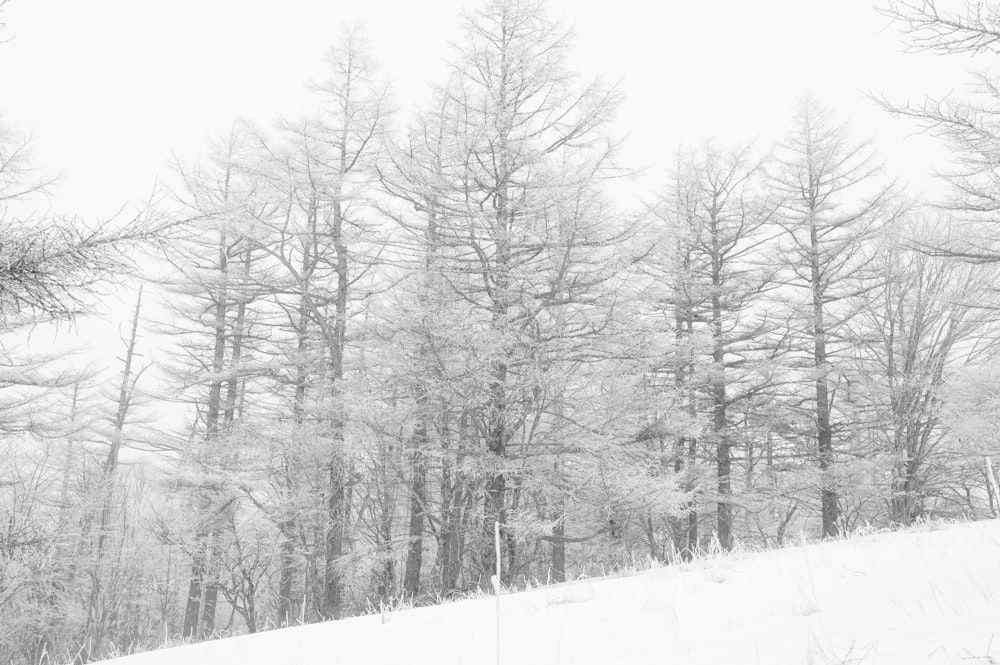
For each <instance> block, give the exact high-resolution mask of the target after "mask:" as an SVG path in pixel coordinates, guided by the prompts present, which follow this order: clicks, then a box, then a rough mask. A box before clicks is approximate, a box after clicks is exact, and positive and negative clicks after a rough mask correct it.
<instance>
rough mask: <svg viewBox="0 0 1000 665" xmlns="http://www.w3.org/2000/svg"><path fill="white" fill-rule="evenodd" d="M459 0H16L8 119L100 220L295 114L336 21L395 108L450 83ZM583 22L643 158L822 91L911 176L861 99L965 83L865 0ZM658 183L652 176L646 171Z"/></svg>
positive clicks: (770, 115)
mask: <svg viewBox="0 0 1000 665" xmlns="http://www.w3.org/2000/svg"><path fill="white" fill-rule="evenodd" d="M475 6H477V3H475V2H471V1H463V0H424V1H422V2H414V1H413V0H367V1H359V2H354V3H349V2H343V1H341V2H330V1H324V0H282V2H274V1H273V0H272V1H270V2H264V1H261V0H172V1H171V2H163V1H162V0H156V1H154V0H87V1H86V2H82V1H81V0H13V2H12V4H10V5H9V6H8V10H7V17H6V22H7V24H8V26H7V33H8V37H9V38H12V40H11V41H10V42H9V43H7V44H5V45H3V46H2V47H0V90H2V91H3V94H2V95H0V110H2V111H3V112H4V114H5V118H6V121H7V122H8V123H13V124H15V125H17V126H19V127H22V128H24V129H30V130H32V131H34V133H35V136H36V139H37V154H38V157H39V158H40V160H41V161H42V162H43V163H44V164H46V165H48V166H49V167H50V168H53V169H56V170H59V171H61V172H63V173H64V174H65V178H64V181H63V185H62V187H61V189H60V193H59V195H58V196H57V198H56V200H55V206H56V207H57V208H58V209H60V210H62V211H74V212H80V213H82V214H84V215H87V216H93V215H108V214H111V213H112V212H114V211H115V210H117V209H118V208H119V207H120V206H121V205H122V204H123V203H125V202H126V201H135V200H137V199H141V198H142V197H143V196H144V195H145V194H146V193H147V192H148V191H149V190H150V189H151V188H152V186H153V182H154V179H155V178H156V176H157V173H159V172H162V170H163V164H164V159H165V157H166V156H168V155H169V153H170V151H171V150H172V149H173V150H177V151H178V152H179V153H181V154H188V155H189V154H193V153H195V152H197V151H198V150H199V148H200V146H202V145H204V143H205V139H206V137H207V136H208V135H209V134H211V133H212V132H213V131H218V130H220V129H222V128H225V127H226V125H227V124H228V123H229V122H230V121H231V120H232V119H233V118H234V117H236V116H244V117H249V118H253V119H256V120H258V121H260V122H265V123H266V122H268V121H270V120H272V119H273V118H275V117H276V116H277V115H279V114H290V113H294V112H295V111H296V109H298V108H300V107H301V105H302V102H303V97H304V95H303V91H302V87H303V86H302V83H303V81H305V80H307V79H309V78H310V77H317V76H318V75H320V74H321V72H322V70H321V67H322V54H323V52H324V50H325V49H326V47H327V45H328V44H329V43H330V42H332V41H333V39H334V36H335V34H336V30H337V27H338V25H339V24H341V23H344V22H348V21H356V20H360V21H362V22H364V23H365V24H366V25H367V28H368V33H369V37H370V40H371V42H372V44H373V47H374V51H375V56H376V57H377V58H378V59H379V60H380V61H381V62H382V63H383V65H384V67H385V69H386V71H387V73H388V74H389V76H390V78H391V79H392V81H393V83H394V87H395V89H396V91H397V96H398V99H399V101H400V103H402V104H404V105H405V104H408V103H410V102H413V101H419V100H420V99H421V98H422V96H423V95H424V94H425V91H426V83H427V82H428V81H429V80H434V79H437V78H439V77H440V72H441V70H442V64H441V63H442V62H443V60H444V59H445V58H446V57H447V55H448V42H449V41H450V40H454V39H456V38H457V37H458V25H459V13H460V12H461V10H462V9H463V8H469V7H475ZM548 6H549V8H550V11H551V13H552V14H553V15H554V16H557V17H561V18H562V19H563V20H564V21H565V22H566V23H568V24H570V25H572V26H574V27H575V30H576V35H577V51H576V54H575V56H574V61H573V63H572V65H573V66H574V67H576V68H577V69H579V70H581V71H582V72H583V73H584V74H585V75H589V76H593V75H599V74H605V75H607V76H609V77H613V78H617V77H620V76H623V77H624V80H625V87H626V94H627V101H626V103H625V107H624V108H623V109H622V112H621V115H620V121H619V129H620V130H621V131H622V132H627V133H628V134H629V135H630V140H629V142H628V144H627V145H628V152H627V153H626V155H627V157H628V158H629V159H630V160H631V161H632V162H634V164H635V165H637V166H639V165H649V164H656V163H658V164H660V165H664V164H667V163H669V161H670V159H669V156H670V153H671V152H672V151H673V150H675V149H676V147H677V145H678V143H681V142H686V141H688V142H690V141H697V140H699V139H700V138H703V137H705V136H708V135H716V136H719V137H721V138H723V139H733V138H742V137H750V136H755V135H760V136H763V137H765V138H766V137H768V136H773V135H775V134H780V132H781V131H782V129H783V125H784V123H785V122H786V119H787V117H788V116H789V108H790V105H791V103H792V100H793V99H794V98H795V97H796V96H798V95H801V94H802V93H804V92H805V91H807V90H809V89H812V90H813V91H815V92H816V93H817V94H818V95H819V96H821V97H822V98H824V99H826V100H828V101H830V102H832V103H834V104H836V105H837V106H838V108H839V109H840V110H841V112H843V113H844V114H845V115H847V116H850V117H852V118H853V119H854V121H855V124H856V125H857V126H858V128H859V130H860V131H861V133H864V134H875V135H877V136H879V138H880V140H882V141H883V142H884V144H885V146H886V149H887V151H888V152H890V153H891V155H890V158H893V157H895V159H893V162H892V163H893V164H895V165H898V166H899V168H901V169H903V170H906V171H907V172H906V173H905V174H904V175H906V176H907V177H911V178H912V177H920V174H921V173H922V172H924V171H926V170H927V168H928V167H929V166H930V164H929V161H928V158H927V156H926V155H927V154H928V153H927V150H926V147H925V146H926V144H925V143H921V140H920V139H912V138H910V139H907V138H905V136H906V133H907V131H908V130H907V129H906V128H905V127H903V126H901V125H900V123H899V122H898V121H894V120H890V119H888V118H886V117H885V116H884V114H883V113H882V112H881V111H878V110H877V109H875V108H873V107H872V105H871V104H870V103H869V102H867V101H866V100H865V99H864V98H863V96H862V93H863V92H864V91H866V90H871V91H874V92H878V93H885V94H888V95H890V96H892V97H893V98H896V99H906V98H907V97H909V98H912V99H919V98H921V97H922V96H923V94H924V93H926V92H931V93H935V94H940V93H945V92H947V91H948V90H950V89H952V88H957V87H960V85H961V83H962V80H963V77H962V76H961V72H962V71H963V69H965V68H966V66H967V63H966V62H962V61H956V60H949V59H947V58H941V57H939V56H929V55H922V56H914V55H903V54H902V53H901V52H900V51H901V44H900V42H899V39H898V35H897V32H896V30H895V28H893V27H889V28H886V26H887V25H888V21H887V19H885V18H884V17H881V16H879V15H878V14H877V13H876V12H875V11H874V8H873V4H872V1H871V0H836V1H834V0H755V1H754V2H747V1H746V0H714V1H713V0H692V1H690V2H689V1H686V0H664V1H660V2H653V1H652V0H615V1H614V2H592V1H591V2H578V1H577V2H574V1H572V0H552V1H551V2H549V3H548ZM654 173H655V170H654Z"/></svg>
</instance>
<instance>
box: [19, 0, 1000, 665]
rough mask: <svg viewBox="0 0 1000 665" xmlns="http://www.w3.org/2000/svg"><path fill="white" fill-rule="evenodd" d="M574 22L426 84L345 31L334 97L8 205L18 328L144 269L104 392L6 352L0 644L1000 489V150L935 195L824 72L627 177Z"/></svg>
mask: <svg viewBox="0 0 1000 665" xmlns="http://www.w3.org/2000/svg"><path fill="white" fill-rule="evenodd" d="M927 7H928V5H927V4H926V3H925V4H924V5H917V6H915V7H912V8H911V7H908V6H907V5H906V4H900V5H896V6H894V7H892V8H891V11H895V12H897V14H898V17H903V16H910V17H911V18H913V17H914V16H916V15H912V14H907V13H906V12H908V11H910V12H919V11H929V10H928V9H927ZM930 7H931V9H933V3H931V4H930ZM945 18H947V17H945ZM914 20H916V19H914ZM973 27H974V26H973ZM913 29H914V30H917V31H919V30H921V29H922V28H921V26H920V25H919V24H918V25H916V27H915V28H913ZM570 48H571V42H570V40H569V37H568V33H567V32H566V30H565V29H564V28H563V27H562V26H560V25H558V24H556V23H554V22H552V21H550V20H549V19H548V18H547V17H546V14H545V11H544V8H543V7H542V6H541V5H539V4H537V3H535V2H530V1H527V0H492V1H491V2H488V3H487V4H486V5H484V6H483V7H482V8H481V9H479V10H477V11H474V12H471V13H469V14H468V15H466V16H465V19H464V23H463V35H462V39H461V41H460V43H459V45H458V46H457V47H456V49H455V51H454V53H453V55H452V60H451V63H450V69H449V75H448V76H447V78H446V79H445V80H444V81H443V82H440V83H439V84H437V85H436V86H434V87H433V88H432V89H431V93H430V95H429V101H428V102H427V103H426V104H424V105H423V106H421V107H419V108H413V109H408V110H407V112H406V113H405V114H404V113H402V112H401V111H400V110H398V109H394V104H393V103H392V100H391V98H390V96H389V93H388V92H387V91H388V90H389V88H388V85H387V81H386V79H385V78H383V75H382V74H381V73H380V71H379V69H378V67H377V66H376V64H375V62H374V61H373V60H372V57H371V55H370V54H369V53H368V52H367V50H366V46H365V43H364V39H363V35H362V34H361V33H360V32H359V31H358V30H348V31H345V32H344V33H343V34H342V37H341V39H340V40H339V42H338V43H337V44H336V45H335V46H334V47H333V48H332V49H331V51H330V54H329V58H328V61H327V65H328V67H327V70H328V72H329V76H328V78H327V79H326V80H323V81H320V82H318V83H316V84H315V85H314V86H313V92H314V93H315V105H314V107H313V108H311V109H309V110H308V111H306V112H304V113H302V114H301V115H300V116H298V117H296V118H294V119H285V120H282V121H280V122H278V123H275V124H274V125H273V126H268V127H262V126H256V125H254V124H252V123H248V122H236V123H234V124H233V126H232V129H231V131H229V132H227V133H226V134H225V135H224V136H220V137H218V138H217V139H216V140H214V141H213V142H212V143H211V145H209V146H208V148H207V149H206V151H205V154H204V156H203V158H201V159H199V160H194V161H183V160H178V161H177V162H176V163H175V164H174V165H173V172H174V178H173V182H174V183H175V186H174V187H173V189H172V192H171V195H170V197H169V200H168V201H162V202H159V203H158V204H157V206H156V207H155V208H152V209H150V210H149V211H146V212H145V213H144V214H143V215H141V216H140V217H139V218H138V219H137V220H134V221H132V222H129V223H128V224H124V225H119V226H115V225H102V226H100V227H98V228H97V229H90V230H81V229H82V227H81V226H80V225H79V223H78V222H77V221H75V220H50V221H47V222H46V223H45V225H43V227H42V228H46V229H50V230H51V232H46V233H45V234H40V235H39V234H34V233H33V232H30V229H31V228H32V227H31V226H30V224H31V223H33V222H35V221H37V220H34V219H33V218H30V217H27V218H26V217H24V216H19V215H18V212H17V208H16V207H8V208H4V209H3V211H2V212H3V214H4V217H3V226H4V229H5V234H4V238H5V239H4V241H3V244H2V249H0V253H2V256H3V258H5V259H7V260H6V261H5V266H6V267H5V269H4V268H3V267H0V305H2V315H3V323H4V326H5V330H7V331H9V333H10V334H12V335H15V336H16V335H17V334H18V333H19V332H20V331H21V330H23V329H24V327H25V326H28V325H34V324H36V323H38V322H40V321H50V320H53V319H66V318H71V317H73V316H75V315H78V314H80V313H81V312H82V311H84V310H85V309H86V307H88V306H89V305H91V304H92V303H93V298H92V297H91V296H90V295H89V292H88V290H87V289H86V288H85V289H84V290H82V291H81V290H80V288H79V286H80V283H81V282H83V284H84V287H87V286H91V287H93V288H95V289H96V288H98V287H99V286H100V284H101V283H107V282H108V281H111V282H114V281H115V280H116V279H117V280H119V282H121V280H122V279H123V275H125V274H126V270H127V269H129V268H131V271H132V272H134V273H143V272H144V274H143V281H144V283H145V286H144V288H143V289H140V290H139V292H138V297H137V299H136V300H135V302H134V310H133V311H132V315H131V317H130V319H129V323H130V327H128V328H127V329H126V331H125V333H126V334H125V335H124V336H123V342H124V346H123V352H122V356H121V366H120V370H119V372H120V373H119V376H118V378H117V379H116V381H115V383H114V386H113V389H112V390H108V389H107V388H105V390H104V392H102V390H101V385H104V386H107V381H104V382H103V384H102V383H100V382H98V381H97V380H95V379H93V378H88V377H87V375H86V373H85V372H83V371H71V370H68V369H63V368H62V367H63V366H62V365H60V364H59V363H58V362H56V360H57V359H55V358H50V357H39V356H28V355H24V354H19V353H18V352H17V351H16V350H15V347H13V346H8V347H5V349H4V355H3V361H4V362H3V365H2V374H0V380H2V381H3V395H4V399H5V400H6V401H5V402H4V403H3V405H2V406H3V410H2V413H3V414H4V416H3V422H2V427H3V449H4V451H5V453H6V454H5V455H4V456H3V458H2V459H0V517H2V520H0V660H3V661H4V662H14V663H26V664H31V665H36V664H37V663H41V662H50V661H59V662H62V661H65V660H70V659H75V660H77V661H79V662H86V661H89V660H94V659H97V658H101V657H106V656H108V655H111V654H117V653H124V652H130V651H133V650H138V649H146V648H152V647H155V646H158V645H160V644H162V643H164V641H168V642H172V641H176V640H199V639H208V638H210V637H212V636H218V635H228V634H235V633H241V632H255V631H258V630H263V629H267V628H274V627H280V626H288V625H297V624H300V623H309V622H315V621H322V620H329V619H338V618H341V617H346V616H351V615H356V614H359V613H364V612H368V611H371V610H374V609H378V608H385V607H393V606H396V605H398V604H400V603H417V604H423V603H431V602H438V601H440V600H443V599H447V598H450V597H452V596H454V595H456V594H463V593H467V592H470V591H472V590H476V589H480V588H489V586H490V577H491V575H493V574H494V573H495V571H496V570H497V568H499V569H500V570H501V582H502V584H503V585H505V586H507V587H514V588H516V587H519V586H524V585H529V584H537V583H548V582H560V581H565V580H567V579H571V578H574V577H576V576H579V575H582V574H591V575H593V574H599V573H603V572H607V571H611V570H614V569H617V568H631V567H635V566H641V565H645V563H646V562H648V561H656V562H664V563H672V562H675V561H683V560H688V559H690V558H691V557H692V556H694V555H695V554H697V553H699V552H704V551H716V550H728V549H732V548H733V547H734V546H735V545H736V544H737V543H738V542H744V543H749V544H752V545H754V546H763V547H770V546H775V545H781V544H782V543H784V542H785V541H786V539H788V538H790V537H793V536H797V535H798V534H800V533H802V532H804V533H806V534H808V535H812V536H827V537H832V536H837V535H838V534H841V533H847V532H850V531H852V530H854V529H857V528H858V527H862V526H866V525H875V526H888V525H908V524H911V523H913V522H914V521H915V520H918V519H921V518H955V517H963V518H980V517H987V516H996V515H997V511H998V510H1000V504H998V492H997V487H996V480H995V478H994V477H993V471H992V466H991V463H990V455H991V454H993V455H997V454H1000V443H998V440H997V438H996V434H995V433H994V431H995V429H996V428H995V426H994V425H993V423H994V421H995V417H994V414H996V412H997V405H996V404H994V398H993V394H994V393H995V386H996V378H995V377H994V372H995V371H996V370H995V366H996V365H995V360H994V359H995V356H996V354H997V342H998V340H1000V336H998V323H1000V317H997V315H996V313H995V311H996V305H997V303H996V286H997V280H998V275H997V269H996V254H993V253H992V252H994V251H995V247H994V246H993V245H991V244H990V243H989V237H990V227H989V223H990V221H991V220H990V219H989V213H990V212H991V211H992V209H991V208H989V207H988V206H987V205H986V204H985V203H983V200H982V199H976V198H975V196H976V195H980V194H982V193H983V192H986V193H988V192H991V191H992V190H991V189H989V186H988V185H989V184H990V182H991V181H989V177H990V174H992V170H990V169H992V168H993V167H992V166H990V165H989V164H992V163H994V162H989V163H987V164H986V166H985V167H984V166H983V165H982V164H983V162H985V157H984V158H983V160H982V162H979V163H973V162H974V155H972V154H971V152H970V149H969V148H968V146H966V147H965V148H963V147H962V145H960V142H956V141H953V147H955V148H956V150H957V151H958V152H957V153H956V154H961V155H965V156H966V157H968V163H967V164H965V167H964V170H962V171H961V172H956V173H955V174H953V175H952V176H951V182H952V184H953V185H955V187H954V188H953V191H954V193H955V196H954V198H952V199H951V200H950V202H949V204H948V205H944V206H941V205H938V206H936V207H932V206H929V205H926V204H924V203H922V202H915V201H912V200H908V199H906V198H905V197H904V196H903V194H902V190H901V188H900V187H899V186H898V185H897V184H896V183H895V182H894V180H893V179H892V178H891V176H890V174H887V173H886V172H885V170H884V168H883V166H882V163H881V160H880V158H879V156H878V154H877V152H876V150H875V148H874V146H873V145H872V144H870V143H865V142H859V141H857V140H856V139H855V138H854V136H853V134H852V132H851V131H850V129H849V127H848V126H847V125H845V124H843V123H841V122H839V121H838V120H837V119H836V117H835V115H834V111H833V110H831V109H829V108H828V107H826V106H824V105H823V103H821V102H820V101H819V100H817V99H815V98H812V97H810V98H806V99H803V100H801V101H800V102H799V103H798V104H797V106H796V108H795V111H794V114H793V115H791V117H790V118H789V123H788V126H789V128H790V129H789V132H788V134H787V136H786V137H785V138H784V140H782V141H781V142H779V143H778V144H777V145H774V146H761V145H754V144H747V145H719V144H713V143H705V144H700V145H697V146H691V147H688V148H684V149H682V150H680V151H678V152H676V153H675V156H674V158H673V162H672V164H671V168H670V171H671V177H670V178H669V181H668V182H664V183H662V187H661V188H660V189H659V191H657V192H655V193H652V194H650V196H649V197H647V199H646V200H643V201H634V200H630V199H629V198H628V197H626V196H623V195H622V194H621V191H624V189H625V188H624V187H620V186H618V185H617V183H618V182H621V181H624V179H626V178H628V177H629V174H628V172H627V170H626V169H625V168H623V166H622V164H621V163H620V162H619V159H618V149H619V147H620V143H619V142H618V141H617V140H616V139H615V138H614V136H613V135H612V133H611V123H612V120H613V118H614V114H615V111H616V108H617V107H618V105H619V104H620V103H621V101H622V95H621V91H620V90H619V88H618V87H616V86H615V85H611V84H607V83H606V82H603V81H601V80H593V81H585V80H581V77H579V76H578V75H577V74H576V73H574V72H572V71H569V70H568V69H567V68H566V59H567V55H568V53H569V49H570ZM993 90H994V91H995V90H996V89H995V88H994V89H993ZM894 110H896V111H897V112H905V113H909V114H910V115H911V116H913V117H916V118H918V119H920V120H923V121H925V122H927V123H929V124H931V125H932V126H933V127H934V128H937V129H940V128H941V127H942V126H944V125H942V124H941V123H942V122H945V121H946V120H947V119H948V118H949V117H950V116H948V115H947V114H948V113H954V114H956V115H955V116H954V117H955V118H959V119H960V118H961V117H964V119H965V121H966V125H967V126H975V122H976V118H972V119H971V120H970V119H969V116H968V115H966V116H961V113H962V109H961V108H960V107H954V108H941V107H936V109H932V108H931V107H925V108H921V109H894ZM932 111H934V112H936V113H938V115H937V116H935V115H933V113H932ZM956 122H957V120H956ZM935 123H937V124H935ZM983 126H986V125H983ZM983 126H981V127H980V129H982V127H983ZM987 129H988V127H987ZM955 131H958V130H957V129H956V130H955ZM970 131H971V130H970ZM946 138H954V137H953V136H947V135H946ZM25 145H26V144H24V143H23V142H22V141H19V140H18V139H17V137H16V135H15V134H13V133H9V134H3V135H0V157H2V159H0V188H2V189H0V201H7V200H11V201H14V200H18V199H22V198H24V197H30V195H31V194H34V193H38V192H40V191H42V190H44V189H45V188H46V187H47V186H48V185H49V184H50V183H49V182H47V181H44V180H37V179H34V178H35V175H36V171H34V170H33V169H32V168H29V167H28V165H27V164H28V163H27V162H25V161H23V160H22V157H21V156H22V155H24V154H25V153H24V152H23V148H24V146H25ZM990 145H993V144H990ZM984 146H985V144H984V143H977V144H976V145H975V148H976V149H979V150H980V151H982V150H985V149H986V148H985V147H984ZM963 150H964V152H962V151H963ZM976 167H978V170H976ZM984 183H985V184H984ZM976 187H981V189H976ZM29 200H30V199H29ZM21 203H23V202H21ZM977 204H978V205H977ZM19 234H20V235H19ZM137 243H141V244H142V247H138V246H137ZM140 252H141V253H140ZM137 256H141V257H143V258H141V259H139V260H138V261H136V257H137ZM130 259H131V265H130ZM12 260H13V262H12ZM136 263H140V264H146V265H147V266H152V267H151V268H149V269H147V270H145V271H141V270H139V269H138V266H136V265H135V264H136ZM151 293H152V294H153V295H152V296H151V295H150V294H151ZM156 294H161V297H160V298H159V301H157V297H156ZM151 298H152V300H153V302H159V304H156V305H150V304H149V302H150V300H151ZM144 327H146V328H147V329H148V330H150V331H151V332H149V333H147V334H146V335H145V336H144V335H143V334H142V333H141V331H142V329H143V328H144ZM150 338H154V340H155V341H153V342H152V343H155V344H157V345H160V346H163V345H166V346H167V347H168V348H170V349H171V352H170V354H169V357H170V359H171V360H170V362H169V363H166V364H164V365H163V366H159V367H151V366H150V365H149V363H148V362H147V361H146V360H145V359H144V358H145V353H144V348H143V345H144V344H149V343H151V340H150ZM147 370H151V371H150V372H147ZM156 372H159V374H158V376H160V379H159V380H154V379H153V378H151V377H153V375H154V373H156ZM165 404H170V405H172V406H170V407H169V408H168V407H166V406H164V405H165ZM178 404H180V405H185V409H184V413H186V414H188V417H187V419H186V420H185V421H184V422H164V420H165V419H164V417H163V415H162V414H163V413H173V412H176V411H177V408H176V405H178ZM157 412H160V414H161V415H160V416H159V417H155V414H156V413H157ZM144 413H145V414H147V415H146V416H145V417H143V414H144ZM150 413H151V414H153V416H152V417H151V416H149V415H148V414H150ZM128 448H140V449H144V450H149V449H153V450H155V451H156V452H155V453H153V454H147V455H146V456H145V459H146V462H145V464H142V465H124V464H123V463H122V461H121V458H122V451H123V449H128ZM498 524H499V532H500V541H501V546H500V549H499V555H500V561H497V552H498V550H497V549H496V548H495V544H494V536H495V528H496V526H497V525H498Z"/></svg>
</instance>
